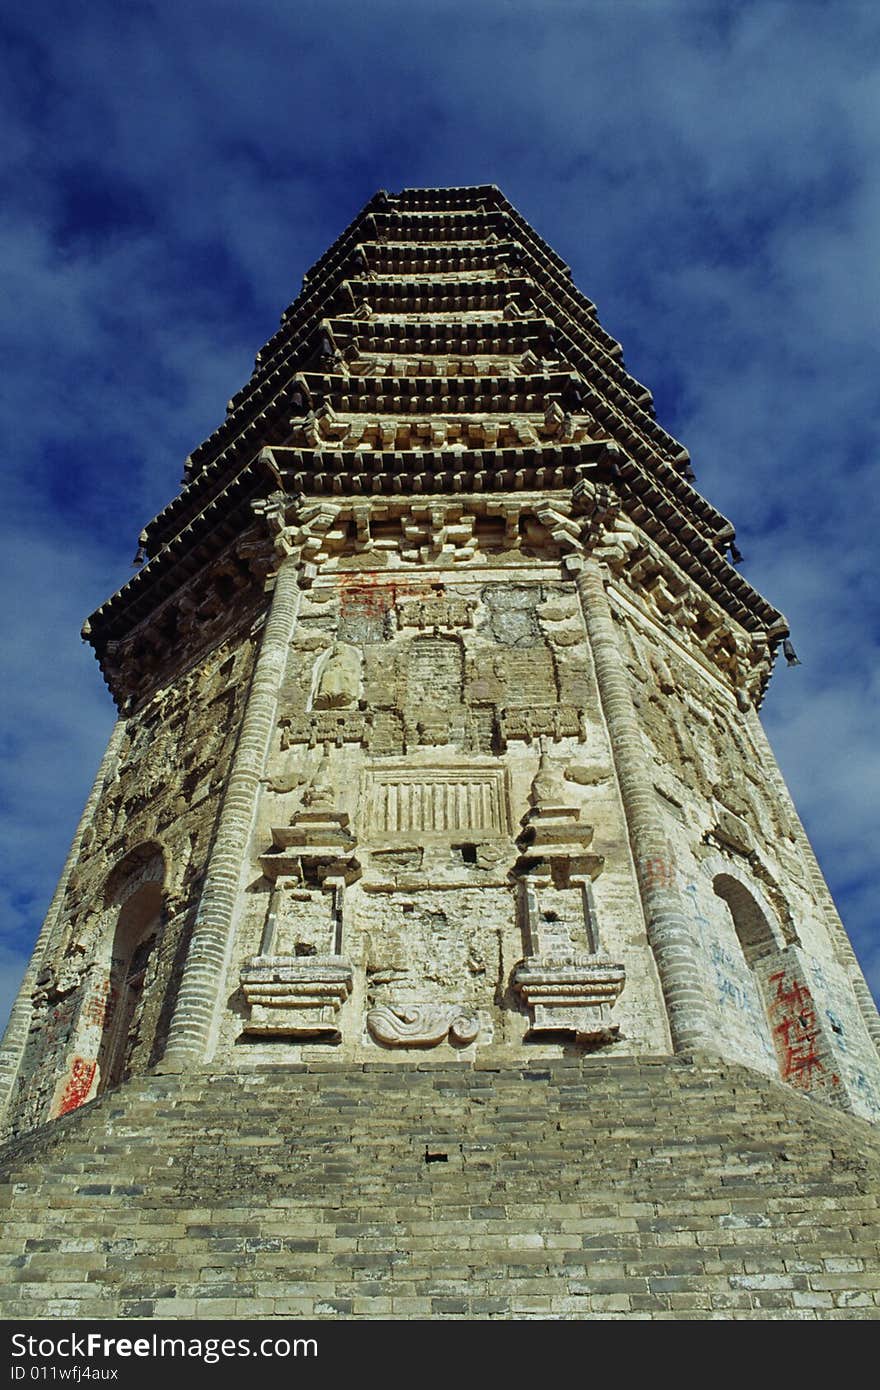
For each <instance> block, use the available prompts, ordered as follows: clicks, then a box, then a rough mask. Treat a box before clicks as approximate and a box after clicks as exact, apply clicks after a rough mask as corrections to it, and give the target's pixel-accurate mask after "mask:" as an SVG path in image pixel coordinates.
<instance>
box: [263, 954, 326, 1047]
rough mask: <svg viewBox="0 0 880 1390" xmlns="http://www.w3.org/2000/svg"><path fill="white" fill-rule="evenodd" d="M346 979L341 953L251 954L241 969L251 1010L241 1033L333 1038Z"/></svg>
mask: <svg viewBox="0 0 880 1390" xmlns="http://www.w3.org/2000/svg"><path fill="white" fill-rule="evenodd" d="M351 982H352V975H351V967H350V966H349V965H348V964H347V963H346V962H345V961H344V960H343V959H342V957H341V956H321V957H304V958H301V959H296V958H293V957H290V956H252V957H251V959H250V960H248V961H247V962H246V964H245V968H244V969H243V970H242V972H241V986H242V989H243V991H244V997H245V999H246V1000H247V1002H248V1004H249V1006H250V1010H251V1014H250V1018H249V1019H248V1021H247V1023H246V1024H245V1027H244V1031H245V1032H246V1033H263V1034H276V1035H286V1036H289V1037H292V1038H312V1037H323V1038H330V1039H334V1038H338V1037H339V1036H340V1032H339V1025H338V1022H337V1017H336V1016H337V1014H338V1012H339V1010H340V1008H341V1006H342V1005H343V1004H344V1002H345V1000H346V999H347V998H348V996H349V994H350V993H351Z"/></svg>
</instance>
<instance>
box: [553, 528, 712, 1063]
mask: <svg viewBox="0 0 880 1390" xmlns="http://www.w3.org/2000/svg"><path fill="white" fill-rule="evenodd" d="M570 569H573V570H575V582H576V585H577V591H578V595H579V597H580V601H581V606H582V608H583V614H584V621H585V623H586V627H587V635H588V637H589V640H590V647H591V649H592V652H593V661H594V663H595V667H596V681H597V684H598V687H599V699H600V702H601V705H602V710H603V713H604V715H605V721H606V723H607V725H608V733H609V736H610V739H611V749H612V756H613V758H614V766H615V770H616V772H617V781H618V785H619V787H620V793H621V798H622V800H623V809H624V814H625V816H626V823H627V830H628V832H629V841H630V846H631V848H632V855H633V859H634V860H635V865H636V874H637V876H638V884H639V891H640V893H641V898H642V906H643V907H644V910H645V920H646V923H647V930H648V941H649V943H650V946H651V950H652V951H653V953H654V959H655V960H656V962H657V971H658V974H659V976H660V985H661V988H662V990H663V996H664V999H665V1000H666V1010H667V1014H668V1016H669V1029H670V1032H671V1034H672V1045H673V1047H674V1048H675V1051H676V1052H686V1051H688V1050H689V1049H691V1048H694V1047H698V1048H709V1049H712V1050H714V1044H713V1040H712V1038H711V1037H710V1036H709V1025H708V1017H707V1010H706V999H705V995H704V992H703V986H702V978H701V971H700V967H699V963H698V959H697V956H696V953H695V951H694V945H693V939H692V933H691V928H690V926H689V922H688V916H687V910H686V908H685V906H684V904H683V902H682V900H681V897H680V895H679V893H678V889H677V886H676V882H675V866H674V864H673V862H672V859H671V851H670V847H669V842H668V840H667V837H666V834H665V832H664V829H663V824H662V821H661V819H660V816H659V815H658V812H657V809H656V796H655V793H654V788H653V786H652V783H651V779H650V777H649V775H648V773H647V771H646V767H645V751H644V744H643V742H642V737H641V733H640V730H639V725H638V720H637V718H636V712H635V709H634V708H633V702H632V697H631V695H630V689H629V681H628V679H627V674H626V667H625V666H624V663H623V659H622V657H621V654H620V648H619V646H618V639H617V635H616V633H615V631H614V619H613V618H612V616H611V607H610V604H609V602H608V595H607V594H606V592H605V584H604V581H603V578H602V571H601V569H600V568H599V564H598V562H597V561H596V560H594V559H592V558H590V557H589V556H588V557H586V558H584V560H583V562H582V566H581V567H580V568H579V569H578V568H577V567H576V565H572V564H570Z"/></svg>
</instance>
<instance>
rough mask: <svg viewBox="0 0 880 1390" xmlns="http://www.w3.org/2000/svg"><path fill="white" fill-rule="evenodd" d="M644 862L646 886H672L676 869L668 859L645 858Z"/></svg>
mask: <svg viewBox="0 0 880 1390" xmlns="http://www.w3.org/2000/svg"><path fill="white" fill-rule="evenodd" d="M642 863H643V869H642V877H643V879H644V883H645V887H646V888H671V887H672V885H673V882H674V881H675V869H674V868H673V866H672V865H671V864H670V862H669V860H668V859H645V860H643V861H642Z"/></svg>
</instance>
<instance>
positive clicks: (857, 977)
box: [746, 709, 880, 1052]
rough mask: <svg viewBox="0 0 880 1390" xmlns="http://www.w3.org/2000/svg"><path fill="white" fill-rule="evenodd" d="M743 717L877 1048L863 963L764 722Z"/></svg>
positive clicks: (876, 1017)
mask: <svg viewBox="0 0 880 1390" xmlns="http://www.w3.org/2000/svg"><path fill="white" fill-rule="evenodd" d="M746 717H747V719H748V724H749V728H750V730H751V733H752V737H753V739H754V741H755V743H756V744H757V746H758V748H759V749H760V750H761V754H762V760H761V761H762V770H763V772H764V773H765V775H766V777H767V778H768V780H769V781H770V782H772V784H773V786H774V787H775V788H776V794H777V796H778V797H779V800H780V801H781V802H782V804H783V805H784V806H785V807H786V809H787V810H788V813H789V815H790V816H791V822H792V825H793V826H794V831H795V836H796V838H797V842H798V848H799V849H800V850H801V852H802V853H803V856H804V858H805V860H806V862H807V866H808V868H809V871H810V882H811V884H812V885H813V891H814V893H815V894H816V901H817V902H818V903H819V904H820V905H821V907H822V909H823V911H824V914H825V921H826V922H827V924H828V928H829V931H830V933H831V942H832V945H833V947H834V950H835V954H836V956H837V959H838V960H839V962H840V964H841V965H842V966H843V968H844V970H845V971H846V973H847V975H848V976H849V982H850V984H851V985H852V988H853V994H854V995H855V997H856V1003H857V1004H858V1006H859V1012H860V1013H861V1015H862V1018H863V1019H864V1022H865V1027H866V1028H867V1030H868V1035H869V1037H870V1038H871V1041H872V1042H873V1044H874V1046H875V1047H876V1048H877V1051H878V1052H880V1014H878V1012H877V1006H876V1004H875V1003H874V999H873V996H872V994H871V991H870V989H869V988H868V982H867V980H866V979H865V977H864V975H863V974H862V967H861V966H860V965H859V962H858V957H857V956H856V953H855V951H854V950H853V947H852V942H851V941H850V939H849V937H848V935H847V932H846V928H845V927H844V925H843V923H842V922H841V920H840V914H839V912H838V911H837V907H836V905H835V902H834V899H833V897H832V896H831V892H830V889H829V887H828V884H827V883H826V882H825V876H824V874H823V873H822V870H821V868H820V866H819V861H818V859H817V858H816V855H815V852H814V850H813V846H812V845H811V844H810V841H809V839H808V837H807V832H806V830H804V827H803V824H802V822H801V818H800V816H799V815H798V813H797V810H796V809H795V805H794V802H793V801H792V799H791V794H790V792H789V790H788V787H787V786H786V784H785V779H784V778H783V776H782V773H781V772H780V771H779V765H778V763H777V762H776V759H775V758H774V756H773V750H772V749H771V747H770V744H769V742H768V739H767V735H766V733H765V732H764V726H763V724H762V723H761V721H760V719H759V718H758V714H757V712H756V711H755V710H754V709H751V710H749V712H748V715H747V716H746Z"/></svg>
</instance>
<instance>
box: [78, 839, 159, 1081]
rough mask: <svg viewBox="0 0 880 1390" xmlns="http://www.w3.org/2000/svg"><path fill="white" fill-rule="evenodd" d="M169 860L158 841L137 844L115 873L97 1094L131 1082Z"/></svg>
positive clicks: (107, 916) (107, 905)
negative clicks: (130, 1070) (137, 1029)
mask: <svg viewBox="0 0 880 1390" xmlns="http://www.w3.org/2000/svg"><path fill="white" fill-rule="evenodd" d="M165 879H166V865H165V856H164V853H163V851H162V848H161V846H160V845H158V844H156V843H155V842H154V841H147V842H145V843H144V844H140V845H136V846H135V847H134V849H132V850H130V851H129V853H128V854H127V855H126V856H125V858H124V859H122V860H121V861H120V863H119V864H117V865H116V866H115V868H114V869H113V870H112V871H111V873H110V874H109V876H108V878H107V881H106V884H105V887H104V911H103V913H102V925H101V936H100V941H99V943H98V951H97V954H96V964H97V966H98V968H99V971H100V976H99V978H100V981H101V987H102V988H103V990H104V992H105V1007H104V1011H103V1020H102V1027H101V1033H100V1038H99V1039H98V1041H97V1056H96V1061H97V1085H96V1088H95V1094H96V1095H100V1093H101V1092H102V1091H104V1090H106V1089H107V1087H109V1086H116V1085H118V1083H119V1082H120V1081H123V1080H125V1077H126V1076H127V1074H128V1068H129V1063H130V1058H131V1048H132V1044H133V1042H134V1028H135V1025H136V1021H137V1016H138V1006H139V1004H140V1001H141V998H142V995H143V988H144V982H145V979H146V974H147V967H148V965H149V961H150V957H151V955H152V952H153V949H154V947H155V945H156V943H157V941H158V939H159V937H160V935H161V931H162V926H163V921H164V907H165Z"/></svg>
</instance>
